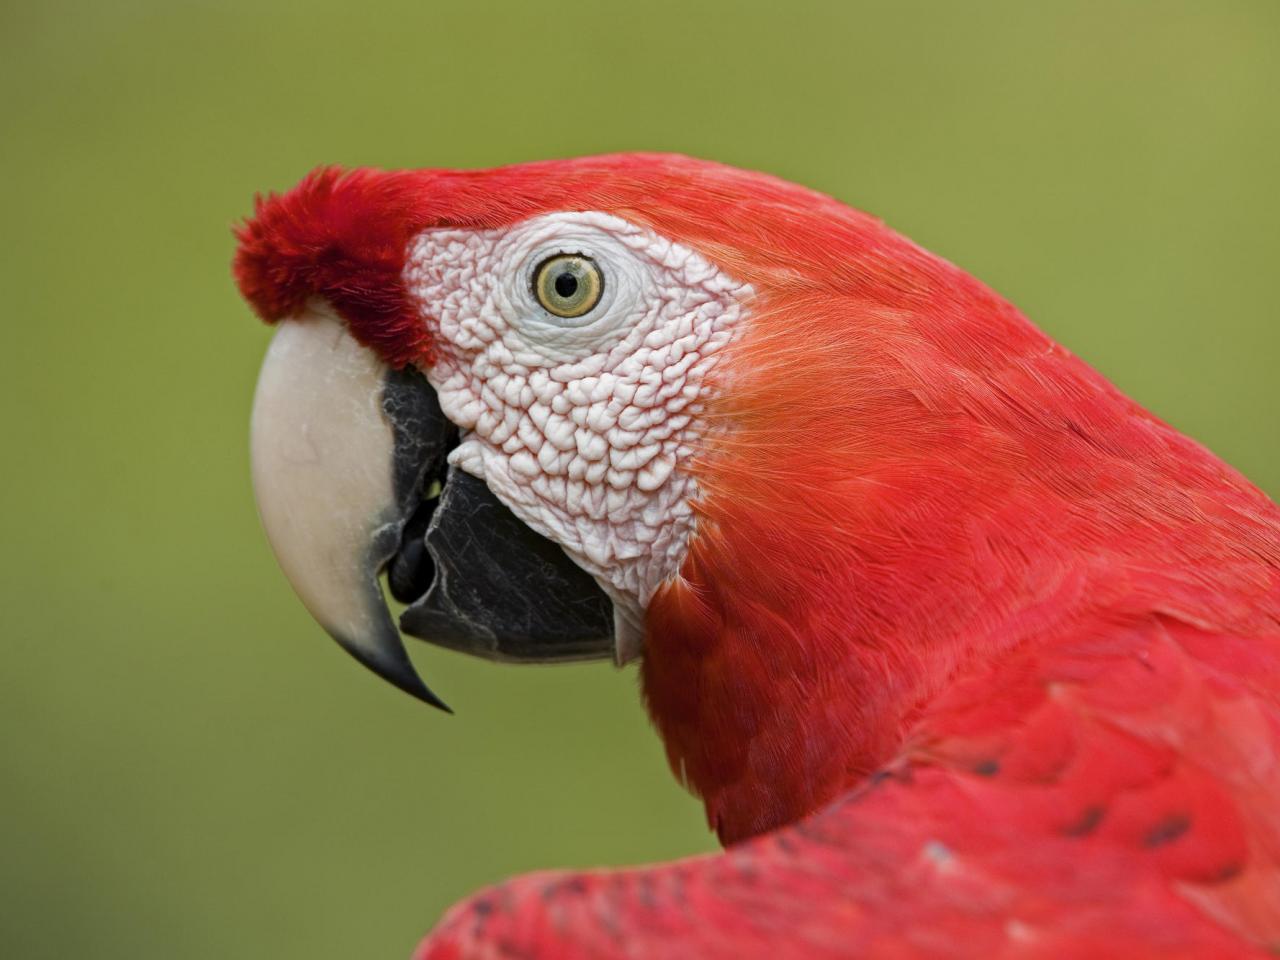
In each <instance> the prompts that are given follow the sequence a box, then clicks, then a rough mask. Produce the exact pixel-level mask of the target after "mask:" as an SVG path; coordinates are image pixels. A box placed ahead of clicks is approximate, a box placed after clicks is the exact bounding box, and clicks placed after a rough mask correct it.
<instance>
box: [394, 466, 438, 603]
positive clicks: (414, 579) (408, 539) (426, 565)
mask: <svg viewBox="0 0 1280 960" xmlns="http://www.w3.org/2000/svg"><path fill="white" fill-rule="evenodd" d="M438 496H439V489H438V486H437V490H436V496H435V497H432V498H431V499H430V500H424V501H422V503H420V504H418V508H417V509H416V510H414V512H413V516H411V517H410V518H409V522H408V523H406V524H405V525H404V530H403V532H402V533H401V534H400V549H399V550H397V551H396V554H395V556H393V557H392V558H391V563H390V564H388V566H387V587H388V588H389V589H390V590H391V595H392V596H393V597H395V598H396V599H397V600H399V601H400V602H401V603H413V601H415V600H417V599H418V598H419V597H421V596H422V595H423V594H424V593H426V592H427V589H428V588H429V587H430V586H431V581H432V580H433V579H434V578H435V575H436V565H435V562H434V561H433V560H432V559H431V554H430V553H428V552H427V539H426V538H427V525H428V524H430V523H431V514H432V513H434V512H435V508H436V503H438V502H439V501H438Z"/></svg>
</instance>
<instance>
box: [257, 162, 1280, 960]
mask: <svg viewBox="0 0 1280 960" xmlns="http://www.w3.org/2000/svg"><path fill="white" fill-rule="evenodd" d="M238 237H239V249H238V252H237V254H236V258H235V264H234V272H235V277H236V279H237V281H238V283H239V286H240V289H241V291H242V292H243V294H244V296H245V297H246V299H247V300H248V301H249V303H250V304H251V305H252V306H253V308H254V310H255V311H256V312H257V313H258V314H259V315H260V316H261V317H262V318H263V319H265V320H267V321H269V322H272V323H275V322H279V330H278V332H277V333H276V335H275V338H274V340H273V341H272V344H271V347H270V349H269V351H268V354H267V359H266V361H265V364H264V367H263V371H262V375H261V380H260V383H259V387H258V394H257V398H256V401H255V408H254V413H253V448H252V453H253V470H254V484H255V490H256V493H257V496H258V500H259V506H260V512H261V515H262V519H263V522H264V525H265V527H266V530H267V533H268V536H269V538H270V540H271V542H272V545H273V547H274V549H275V551H276V553H277V555H278V557H279V559H280V562H281V564H282V565H283V567H284V570H285V571H286V573H287V575H288V577H289V578H290V580H291V582H292V583H293V585H294V586H295V588H296V589H297V591H298V593H299V594H300V596H301V598H302V600H303V602H304V603H305V604H306V606H307V607H308V609H309V610H310V611H311V613H312V614H313V615H314V616H315V617H316V619H317V620H318V621H319V622H320V624H321V625H322V626H324V627H325V629H326V630H327V631H328V632H329V633H330V634H332V635H333V636H334V637H335V638H336V639H337V640H338V642H339V643H341V644H342V645H343V646H344V647H346V649H347V650H349V651H350V652H351V653H352V654H354V655H355V656H356V657H357V658H358V659H359V660H361V661H362V662H364V663H365V664H366V665H368V666H369V667H371V668H372V669H373V670H375V671H376V672H378V673H379V674H381V675H382V676H383V677H385V678H387V679H388V680H390V681H391V682H392V683H394V684H396V685H397V686H399V687H401V688H402V689H404V690H406V691H408V692H410V693H412V694H414V695H416V696H418V697H420V698H421V699H423V700H426V701H428V702H432V703H435V704H436V705H438V706H443V704H442V703H441V702H440V701H439V700H438V699H437V698H436V696H435V695H434V694H433V693H432V692H431V691H430V690H429V689H428V688H427V687H426V686H425V685H424V684H423V683H422V681H421V680H420V679H419V678H418V676H417V674H416V673H415V672H414V670H413V668H412V666H411V665H410V663H409V660H408V658H407V656H406V654H405V651H404V648H403V646H402V644H401V640H400V633H399V630H398V629H397V626H396V624H395V623H394V622H393V621H392V619H391V617H390V615H389V613H388V611H387V608H386V606H385V605H384V602H383V598H382V595H381V591H380V589H379V586H378V580H377V578H378V575H379V572H380V571H383V570H385V571H386V573H387V577H388V580H389V584H390V589H391V590H392V592H393V593H394V594H396V596H398V597H399V598H400V599H401V600H403V601H405V602H407V603H409V607H408V609H407V611H406V612H405V613H404V614H403V616H402V617H401V620H400V630H403V631H404V632H405V633H408V634H411V635H414V636H417V637H421V638H422V639H425V640H427V641H429V642H432V643H436V644H441V645H444V646H447V647H452V648H454V649H458V650H462V651H465V652H468V653H472V654H477V655H479V656H483V657H487V658H490V659H503V660H519V661H525V660H537V661H545V660H569V659H583V658H593V657H606V656H612V657H615V658H616V659H617V661H618V662H620V663H621V662H626V661H628V660H631V659H633V658H637V657H639V658H640V659H641V664H640V672H641V678H642V682H643V692H644V700H645V703H646V705H647V707H648V710H649V713H650V715H651V716H652V719H653V722H654V724H655V726H656V727H657V729H658V732H659V733H660V735H661V736H662V739H663V741H664V743H665V746H666V750H667V754H668V757H669V759H670V762H671V766H672V769H673V770H674V771H675V772H676V774H677V776H678V777H679V778H680V779H681V780H682V781H683V782H685V783H686V784H688V786H689V788H690V789H691V790H693V791H694V792H695V793H697V794H698V795H699V796H700V797H701V798H702V799H703V801H704V802H705V806H706V812H707V817H708V819H709V821H710V824H711V825H712V827H713V828H714V829H715V831H716V832H717V834H718V835H719V837H720V838H721V840H722V841H723V842H724V843H725V844H726V845H727V849H726V850H725V851H724V852H723V853H721V854H717V855H711V856H705V857H698V858H693V859H689V860H684V861H680V862H677V863H672V864H667V865H660V866H654V867H645V868H639V869H625V870H613V871H591V872H580V873H577V872H563V873H544V874H536V875H532V876H527V877H520V878H517V879H514V880H512V881H510V882H508V883H505V884H502V885H501V886H498V887H496V888H494V889H491V890H488V891H485V892H482V893H481V894H479V895H477V896H476V897H474V898H473V899H471V900H468V901H466V902H464V903H463V904H461V905H459V906H458V907H456V908H454V909H453V910H452V911H451V912H450V913H449V914H448V915H447V916H446V918H445V919H444V920H443V921H442V923H441V924H440V925H439V926H438V927H437V929H436V931H435V932H434V933H433V934H431V935H430V936H429V937H428V939H427V940H426V941H425V942H424V944H423V945H422V947H421V949H420V956H421V958H423V960H426V958H430V960H454V958H468V960H469V958H488V957H495V958H496V957H527V958H538V960H542V958H567V960H574V958H623V957H628V958H679V957H699V958H735V960H736V958H752V957H770V958H774V960H781V958H790V957H804V958H827V957H893V958H899V957H1125V958H1135V957H1157V956H1158V957H1227V956H1230V957H1253V956H1256V957H1263V956H1268V955H1274V954H1275V953H1276V952H1277V951H1280V760H1278V756H1277V746H1278V744H1280V709H1278V706H1280V705H1278V697H1277V693H1278V691H1280V512H1277V508H1276V507H1275V505H1273V504H1272V503H1271V502H1270V501H1269V500H1268V499H1267V498H1266V497H1265V496H1264V495H1263V494H1262V493H1260V492H1259V491H1258V490H1257V489H1255V488H1254V487H1253V486H1251V485H1250V484H1249V483H1248V482H1247V481H1246V480H1245V479H1243V478H1242V477H1241V476H1240V475H1239V474H1238V473H1236V472H1235V471H1234V470H1232V469H1231V468H1230V467H1228V466H1227V465H1225V464H1224V463H1222V462H1221V461H1220V460H1218V459H1217V458H1216V457H1214V456H1213V455H1212V454H1210V453H1209V452H1208V451H1206V450H1205V449H1204V448H1202V447H1200V446H1199V445H1197V444H1196V443H1195V442H1193V441H1191V440H1189V439H1188V438H1186V437H1184V436H1182V435H1181V434H1179V433H1178V432H1177V431H1175V430H1173V429H1172V428H1170V427H1169V426H1168V425H1166V424H1164V423H1162V422H1161V421H1159V420H1158V419H1156V418H1155V417H1153V416H1152V415H1151V414H1149V413H1147V412H1146V411H1144V410H1143V409H1142V408H1140V407H1139V406H1138V405H1137V404H1135V403H1134V402H1132V401H1131V400H1129V399H1127V398H1126V397H1124V396H1123V395H1122V394H1121V393H1120V392H1119V391H1117V390H1116V389H1115V387H1113V386H1112V385H1111V384H1109V383H1108V382H1107V381H1106V380H1104V379H1103V378H1102V377H1101V376H1100V375H1099V374H1097V373H1096V372H1095V371H1093V370H1092V369H1090V368H1089V367H1088V366H1086V365H1085V364H1084V363H1083V362H1081V361H1080V360H1078V359H1076V358H1075V357H1074V356H1072V355H1071V354H1070V353H1068V352H1067V351H1066V350H1064V349H1063V348H1062V347H1060V346H1058V345H1057V344H1055V343H1053V342H1052V341H1051V340H1049V339H1048V338H1047V337H1046V336H1045V335H1044V334H1042V333H1041V332H1040V331H1038V330H1037V329H1036V328H1035V327H1033V326H1032V325H1031V324H1030V323H1029V322H1028V321H1027V320H1026V319H1025V318H1024V317H1023V316H1022V315H1021V314H1020V313H1019V312H1018V311H1017V310H1016V309H1015V308H1014V307H1013V306H1011V305H1010V304H1009V303H1007V302H1005V301H1004V300H1003V299H1001V298H1000V297H999V296H997V295H996V294H995V293H993V292H992V291H990V290H989V289H987V288H986V287H985V286H983V285H982V284H980V283H979V282H978V281H976V280H975V279H973V278H972V277H970V276H969V275H968V274H966V273H965V272H963V271H962V270H960V269H958V268H956V267H955V266H953V265H951V264H950V263H947V262H945V261H943V260H941V259H939V258H938V257H936V256H933V255H932V254H930V253H928V252H926V251H924V250H922V249H920V248H919V247H917V246H915V245H914V244H912V243H911V242H910V241H908V240H906V239H904V238H903V237H901V236H899V235H898V234H896V233H894V232H892V231H891V230H889V229H887V228H886V227H885V226H884V225H882V224H881V223H880V222H879V221H877V220H875V219H873V218H871V217H869V216H867V215H866V214H863V213H860V212H857V211H855V210H853V209H850V208H849V207H847V206H844V205H843V204H841V203H839V202H837V201H835V200H833V199H831V198H829V197H826V196H822V195H820V194H817V193H814V192H811V191H809V190H807V189H804V188H802V187H799V186H796V185H793V184H790V183H786V182H783V181H781V180H777V179H774V178H772V177H768V176H764V175H760V174H756V173H748V172H744V171H740V170H736V169H732V168H729V167H725V166H720V165H717V164H712V163H707V162H702V161H698V160H692V159H688V158H685V157H678V156H667V155H641V154H632V155H617V156H605V157H595V158H586V159H579V160H569V161H557V162H544V163H532V164H525V165H519V166H512V167H504V168H500V169H494V170H484V171H451V170H413V171H396V172H381V171H375V170H369V169H357V170H352V171H349V172H343V171H341V170H338V169H333V168H324V169H320V170H317V171H316V172H314V173H312V174H311V175H309V176H308V177H306V178H305V179H304V180H303V181H302V182H301V183H299V184H298V185H297V186H296V187H294V188H293V189H292V190H290V191H288V192H287V193H284V194H283V195H278V196H275V195H273V196H270V197H268V198H266V199H260V200H259V201H258V204H257V207H256V210H255V213H254V216H253V217H252V218H251V219H250V220H248V221H247V222H246V223H245V224H243V226H242V227H241V228H240V229H239V231H238Z"/></svg>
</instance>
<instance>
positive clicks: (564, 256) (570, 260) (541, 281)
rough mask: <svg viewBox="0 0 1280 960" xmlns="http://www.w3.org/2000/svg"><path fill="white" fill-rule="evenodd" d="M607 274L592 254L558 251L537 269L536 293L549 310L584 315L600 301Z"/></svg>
mask: <svg viewBox="0 0 1280 960" xmlns="http://www.w3.org/2000/svg"><path fill="white" fill-rule="evenodd" d="M603 292H604V276H603V275H602V274H601V273H600V268H599V267H597V266H596V264H595V261H594V260H592V259H591V258H590V257H584V256H579V255H576V254H568V253H557V254H556V255H555V256H553V257H547V259H545V260H543V261H542V262H541V263H540V264H538V267H537V269H536V270H534V272H533V295H534V296H535V297H537V299H538V303H540V304H542V308H543V309H544V310H546V311H547V312H548V313H552V314H555V315H556V316H557V317H566V318H573V317H580V316H582V315H583V314H584V313H588V312H589V311H590V310H591V308H592V307H594V306H595V305H596V304H597V303H599V302H600V294H602V293H603Z"/></svg>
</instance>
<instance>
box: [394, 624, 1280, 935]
mask: <svg viewBox="0 0 1280 960" xmlns="http://www.w3.org/2000/svg"><path fill="white" fill-rule="evenodd" d="M1278 681H1280V634H1276V635H1268V636H1264V637H1257V636H1255V637H1237V636H1225V635H1222V634H1218V633H1212V632H1208V631H1205V630H1204V629H1202V628H1201V627H1197V626H1195V625H1192V624H1188V623H1185V622H1181V621H1178V620H1176V619H1173V618H1170V617H1154V618H1151V619H1148V620H1147V621H1145V622H1143V623H1139V624H1129V625H1123V624H1111V625H1109V626H1107V625H1103V624H1098V625H1096V627H1095V628H1094V629H1090V630H1078V631H1077V632H1076V633H1075V634H1074V635H1073V636H1071V637H1069V638H1060V639H1059V640H1058V641H1057V642H1056V643H1049V644H1037V645H1036V646H1035V648H1030V647H1026V648H1023V649H1019V650H1018V651H1016V652H1015V653H1014V654H1013V655H1011V656H1009V657H1007V658H1004V660H1003V662H1002V663H1000V664H999V665H997V666H991V667H983V668H981V669H980V670H979V671H975V672H974V673H972V674H971V675H969V676H967V677H965V678H964V679H962V680H960V681H958V682H957V683H956V684H954V685H953V686H952V687H951V688H950V690H949V691H948V692H947V693H946V694H944V695H943V697H941V698H940V699H939V700H937V701H935V703H934V704H933V705H932V706H931V707H930V709H929V711H928V712H927V714H926V715H924V716H922V717H921V718H920V719H919V721H918V722H917V723H916V724H915V725H914V727H913V731H912V733H911V735H910V737H909V739H908V742H907V746H906V749H905V750H904V752H903V754H902V756H901V757H900V758H899V760H898V761H897V762H895V763H894V764H892V765H891V766H890V767H889V768H887V769H885V770H883V771H881V772H879V773H878V774H876V775H875V776H873V777H872V778H870V779H869V780H868V781H867V782H865V783H864V784H863V785H862V786H861V787H859V788H858V789H857V790H855V791H854V792H853V793H851V794H850V795H849V796H847V797H845V798H844V799H842V800H840V801H839V802H837V803H836V804H835V805H834V806H832V807H830V808H829V809H827V810H825V811H824V812H822V813H819V814H817V815H815V816H813V817H811V818H809V819H808V820H806V821H803V822H802V823H800V824H798V825H796V826H793V827H788V828H785V829H782V830H779V831H777V832H775V833H772V834H769V835H766V836H763V837H760V838H756V839H754V840H750V841H746V842H744V843H741V844H738V845H736V846H733V847H731V848H729V849H728V850H726V851H725V852H724V853H721V854H717V855H712V856H705V857H698V858H693V859H689V860H684V861H679V862H676V863H672V864H666V865H661V866H655V867H646V868H640V869H628V870H617V871H598V872H585V873H544V874H534V875H530V876H526V877H521V878H517V879H515V880H513V881H511V882H509V883H506V884H504V885H502V886H499V887H496V888H493V889H491V890H488V891H486V892H484V893H481V894H479V895H478V896H476V897H474V898H472V899H471V900H469V901H466V902H465V903H463V904H461V905H460V906H458V907H456V908H455V909H454V910H453V911H452V912H451V913H450V914H449V915H448V917H447V918H446V920H445V921H444V922H443V923H442V924H441V925H440V927H439V928H438V930H437V931H436V932H435V933H434V934H433V935H432V937H431V938H429V939H428V940H427V941H426V942H425V943H424V944H423V946H422V948H421V952H420V954H419V956H420V958H421V960H449V958H466V960H482V958H489V957H493V958H499V957H527V958H538V960H541V958H553V957H555V958H565V960H575V958H610V960H612V958H624V957H627V958H651V957H652V958H659V957H662V958H680V957H698V958H708V960H711V958H726V960H727V958H751V957H769V958H773V960H781V958H790V957H796V958H801V957H803V958H817V960H820V958H828V957H831V958H834V957H1077V956H1078V957H1125V958H1137V957H1198V958H1199V957H1250V956H1257V957H1264V956H1274V955H1275V952H1276V951H1277V949H1280V813H1278V812H1277V800H1276V798H1277V797H1280V763H1278V762H1277V758H1278V754H1280V707H1278V706H1277V700H1276V695H1275V691H1276V689H1277V687H1278V686H1280V683H1278ZM993 691H999V696H993V695H992V692H993Z"/></svg>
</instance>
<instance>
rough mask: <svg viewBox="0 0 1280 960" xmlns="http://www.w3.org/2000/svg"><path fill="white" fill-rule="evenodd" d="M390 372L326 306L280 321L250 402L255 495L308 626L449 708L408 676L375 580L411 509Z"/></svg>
mask: <svg viewBox="0 0 1280 960" xmlns="http://www.w3.org/2000/svg"><path fill="white" fill-rule="evenodd" d="M388 374H389V368H388V367H387V366H386V365H385V364H383V363H382V361H381V360H380V359H379V358H378V357H377V356H376V355H375V354H374V353H373V351H371V350H369V349H368V348H366V347H364V346H362V345H361V344H360V343H358V342H357V341H356V340H355V339H354V338H353V337H352V336H351V335H350V334H349V333H348V332H347V330H346V328H345V327H344V325H343V324H342V322H341V321H340V320H339V319H338V318H337V317H336V316H334V315H333V314H332V313H331V312H329V311H328V310H327V309H323V308H317V309H315V310H312V311H310V312H309V313H308V314H307V315H304V316H302V317H298V318H296V319H293V320H286V321H284V322H282V323H281V324H280V326H279V330H278V331H277V333H276V335H275V338H274V339H273V340H272V341H271V345H270V347H269V349H268V350H267V355H266V359H265V360H264V361H263V364H262V372H261V374H260V376H259V379H258V388H257V393H256V395H255V397H254V403H253V417H252V421H251V429H250V453H251V460H252V469H253V489H254V495H255V496H256V498H257V502H258V513H259V515H260V516H261V518H262V525H263V527H264V528H265V530H266V534H267V539H268V540H269V541H270V543H271V547H272V549H273V550H274V551H275V555H276V559H277V560H279V562H280V566H281V568H282V569H283V570H284V574H285V576H286V577H287V578H288V580H289V583H290V584H292V586H293V589H294V590H295V591H296V592H297V594H298V596H299V598H300V599H301V600H302V602H303V604H304V605H305V606H306V608H307V610H308V611H309V612H310V613H311V615H312V616H313V617H314V618H315V619H316V621H317V622H318V623H319V624H320V625H321V626H322V627H323V628H324V629H325V630H326V631H327V632H328V633H329V635H330V636H332V637H333V638H334V639H335V640H337V641H338V643H340V644H341V645H342V646H343V647H344V648H345V649H346V650H347V651H348V652H349V653H351V655H352V656H354V657H355V658H356V659H357V660H359V661H360V662H361V663H363V664H364V665H365V666H367V667H369V668H370V669H372V670H373V671H374V672H375V673H377V674H379V675H380V676H382V677H383V678H385V679H386V680H389V681H390V682H391V683H393V684H395V685H396V686H397V687H399V688H401V689H402V690H404V691H406V692H408V693H411V694H413V695H414V696H415V697H418V698H419V699H421V700H424V701H426V702H427V703H430V704H433V705H434V706H437V707H440V708H442V709H445V710H448V707H447V706H445V704H444V703H443V702H442V701H441V700H440V699H439V698H438V697H436V696H435V694H433V693H432V692H431V691H430V690H429V689H428V688H427V686H426V685H425V684H424V683H423V682H422V680H421V678H419V676H418V675H417V673H416V671H415V670H414V668H413V664H412V663H411V662H410V660H409V657H408V654H407V653H406V652H405V648H404V644H403V642H402V641H401V638H400V631H399V630H398V629H397V628H396V624H395V622H394V621H393V620H392V619H391V614H390V612H389V611H388V609H387V605H386V603H385V601H384V599H383V595H382V589H381V586H380V584H379V581H378V577H379V574H380V573H381V571H382V569H383V567H384V566H386V564H387V561H388V560H389V558H390V557H391V556H392V555H393V554H394V553H395V551H396V548H397V545H398V543H399V539H400V531H401V529H402V528H403V526H404V521H405V514H406V512H407V511H408V510H409V509H411V507H412V502H413V499H414V498H413V493H414V489H405V488H416V484H417V483H418V482H419V480H420V476H421V463H419V464H417V465H415V464H406V463H405V462H403V451H402V450H397V436H396V432H397V431H396V424H395V423H394V422H393V419H392V412H391V411H392V408H391V406H389V405H388V404H387V402H386V394H387V383H388ZM427 389H429V388H427ZM398 455H401V462H397V456H398ZM413 456H415V457H417V458H418V459H419V460H421V457H422V456H423V452H422V451H421V450H415V451H413ZM398 488H400V489H398Z"/></svg>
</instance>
